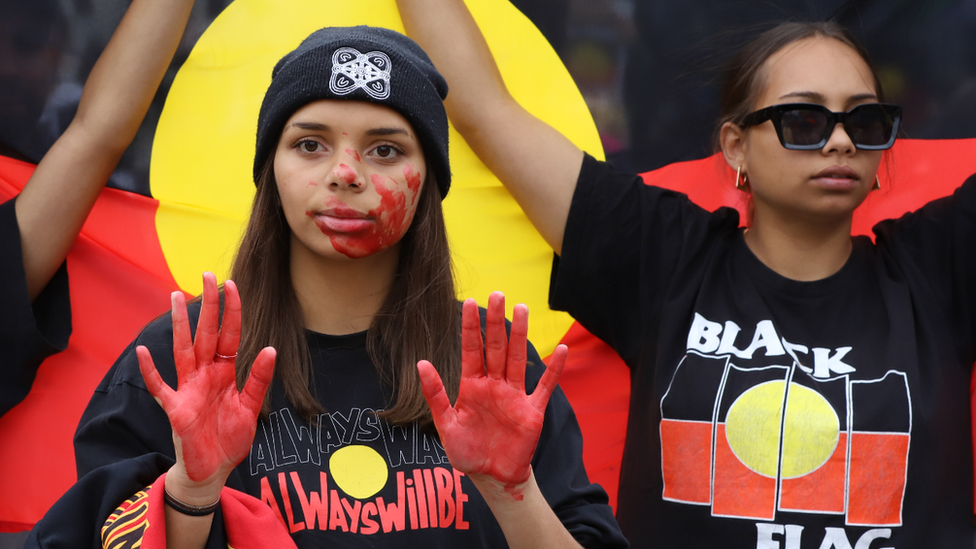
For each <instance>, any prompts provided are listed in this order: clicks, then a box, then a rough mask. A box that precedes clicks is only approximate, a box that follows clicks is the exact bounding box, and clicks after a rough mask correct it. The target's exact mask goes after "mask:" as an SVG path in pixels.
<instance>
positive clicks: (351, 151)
mask: <svg viewBox="0 0 976 549" xmlns="http://www.w3.org/2000/svg"><path fill="white" fill-rule="evenodd" d="M346 154H348V155H349V156H351V157H353V158H355V159H356V162H362V160H361V159H360V158H359V153H358V152H356V149H346Z"/></svg>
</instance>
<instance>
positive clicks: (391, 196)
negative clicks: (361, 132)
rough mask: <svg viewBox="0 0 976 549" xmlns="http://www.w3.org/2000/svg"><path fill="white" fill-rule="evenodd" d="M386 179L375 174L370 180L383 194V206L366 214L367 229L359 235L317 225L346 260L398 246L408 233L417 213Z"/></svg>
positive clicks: (378, 191) (377, 190) (381, 196)
mask: <svg viewBox="0 0 976 549" xmlns="http://www.w3.org/2000/svg"><path fill="white" fill-rule="evenodd" d="M383 179H384V177H383V176H381V175H379V174H373V175H372V176H371V180H372V182H373V186H374V187H375V188H376V192H377V193H378V194H379V195H380V205H379V206H377V207H376V208H374V209H372V210H370V211H369V212H367V214H366V215H367V216H368V217H369V218H370V219H371V222H370V223H369V226H368V227H365V228H364V230H362V231H358V232H348V233H346V232H337V231H335V230H332V229H330V228H329V227H328V226H326V225H325V224H319V222H318V220H317V221H316V225H317V226H318V227H319V229H320V230H321V231H322V232H323V233H324V234H326V235H328V237H329V241H330V242H331V243H332V247H333V248H335V250H336V251H337V252H339V253H341V254H343V255H345V256H346V257H350V258H353V259H359V258H361V257H367V256H370V255H373V254H375V253H377V252H380V251H382V250H385V249H388V248H390V247H391V246H393V245H395V244H396V243H397V242H399V241H400V239H401V238H403V234H404V233H406V232H407V228H408V227H409V226H410V222H411V221H413V214H414V211H413V210H412V209H408V208H407V197H406V195H405V194H404V193H403V192H401V191H400V190H399V189H397V188H387V187H386V185H385V184H384V183H383Z"/></svg>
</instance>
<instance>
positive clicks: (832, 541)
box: [814, 349, 853, 549]
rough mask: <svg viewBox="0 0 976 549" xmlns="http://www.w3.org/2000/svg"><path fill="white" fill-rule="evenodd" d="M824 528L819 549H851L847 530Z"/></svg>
mask: <svg viewBox="0 0 976 549" xmlns="http://www.w3.org/2000/svg"><path fill="white" fill-rule="evenodd" d="M814 350H816V349H814ZM826 530H827V532H826V533H825V534H824V539H823V543H821V544H820V549H853V548H852V547H851V541H850V540H849V539H847V532H845V531H844V529H843V528H830V527H828V528H826Z"/></svg>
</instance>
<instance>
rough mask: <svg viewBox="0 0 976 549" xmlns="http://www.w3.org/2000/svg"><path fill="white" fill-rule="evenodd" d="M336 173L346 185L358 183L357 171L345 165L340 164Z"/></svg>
mask: <svg viewBox="0 0 976 549" xmlns="http://www.w3.org/2000/svg"><path fill="white" fill-rule="evenodd" d="M334 173H335V175H336V177H338V178H339V180H340V181H342V182H343V183H345V184H346V185H352V184H353V183H355V182H356V170H354V169H352V168H350V167H349V166H347V165H345V164H339V165H338V166H337V167H336V169H335V172H334Z"/></svg>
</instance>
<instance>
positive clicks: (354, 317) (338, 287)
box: [291, 240, 400, 335]
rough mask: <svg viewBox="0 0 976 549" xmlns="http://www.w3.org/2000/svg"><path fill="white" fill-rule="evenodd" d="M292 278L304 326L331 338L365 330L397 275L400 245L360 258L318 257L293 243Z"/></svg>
mask: <svg viewBox="0 0 976 549" xmlns="http://www.w3.org/2000/svg"><path fill="white" fill-rule="evenodd" d="M291 249H292V251H291V279H292V285H293V286H294V288H295V295H296V297H297V298H298V303H299V305H300V306H301V308H302V314H303V315H304V317H305V328H307V329H309V330H312V331H314V332H320V333H324V334H331V335H345V334H354V333H358V332H362V331H364V330H366V329H368V328H369V326H370V325H371V324H372V322H373V317H375V316H376V313H377V311H379V309H380V306H382V305H383V301H384V300H385V299H386V296H387V294H388V293H389V292H390V287H391V286H392V285H393V279H394V277H395V276H396V267H397V255H398V252H399V249H400V248H399V246H394V247H392V248H390V249H387V250H384V251H383V252H380V253H378V254H375V255H372V256H369V257H365V258H362V259H349V260H335V259H327V258H323V257H321V256H319V255H317V254H315V253H313V252H311V251H310V250H308V249H307V248H305V247H304V246H302V245H301V244H299V243H297V242H295V241H294V240H293V241H292V248H291Z"/></svg>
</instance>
